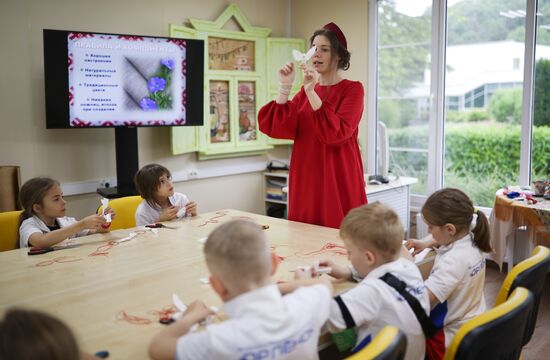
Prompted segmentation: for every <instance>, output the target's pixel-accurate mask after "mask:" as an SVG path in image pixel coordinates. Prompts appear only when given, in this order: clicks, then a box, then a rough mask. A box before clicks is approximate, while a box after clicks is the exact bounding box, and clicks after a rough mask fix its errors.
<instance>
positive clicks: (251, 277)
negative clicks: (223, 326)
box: [204, 220, 271, 291]
mask: <svg viewBox="0 0 550 360" xmlns="http://www.w3.org/2000/svg"><path fill="white" fill-rule="evenodd" d="M204 256H205V258H206V264H207V266H208V268H209V269H210V272H211V273H212V275H214V276H216V277H218V278H220V279H221V280H222V281H223V282H225V283H226V284H227V285H230V286H232V287H234V288H235V289H238V290H241V291H246V290H247V289H249V288H250V287H251V286H253V285H262V284H264V283H265V282H266V281H269V278H270V275H271V251H270V248H269V245H268V243H267V239H266V237H265V234H264V232H263V231H262V228H261V227H260V226H259V225H258V224H256V223H254V222H252V221H246V220H233V221H230V222H227V223H225V224H222V225H220V226H218V227H217V228H216V229H214V231H212V233H210V235H209V236H208V239H207V240H206V244H205V245H204Z"/></svg>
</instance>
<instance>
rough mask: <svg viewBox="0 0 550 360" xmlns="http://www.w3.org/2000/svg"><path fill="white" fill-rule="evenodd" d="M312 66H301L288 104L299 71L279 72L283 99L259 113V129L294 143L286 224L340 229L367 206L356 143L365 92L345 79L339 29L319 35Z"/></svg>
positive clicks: (344, 45)
mask: <svg viewBox="0 0 550 360" xmlns="http://www.w3.org/2000/svg"><path fill="white" fill-rule="evenodd" d="M311 45H312V46H315V47H316V50H315V53H314V55H313V57H312V65H313V66H310V65H307V64H305V63H302V64H300V67H301V69H302V72H303V87H302V88H301V89H300V91H299V92H298V93H297V94H296V95H295V96H294V97H293V98H292V100H289V99H288V95H289V94H290V89H291V88H292V84H293V82H294V78H295V76H296V72H295V69H294V64H293V63H292V62H289V63H287V64H285V65H283V67H281V69H280V70H279V80H280V85H279V95H278V97H277V99H276V100H275V101H271V102H270V103H268V104H267V105H265V106H264V107H263V108H262V109H261V110H260V112H259V114H258V123H259V128H260V130H261V131H262V132H263V133H265V134H267V135H269V136H271V137H273V138H278V139H291V140H294V147H293V149H292V159H291V165H290V175H289V211H288V219H289V220H294V221H300V222H305V223H310V224H317V225H323V226H329V227H333V228H338V227H339V226H340V223H341V221H342V219H343V218H344V216H345V215H346V214H347V213H348V211H349V210H351V209H353V208H355V207H358V206H360V205H363V204H366V203H367V197H366V193H365V180H364V174H363V163H362V160H361V153H360V150H359V144H358V140H357V134H358V130H357V128H358V125H359V121H360V120H361V115H362V113H363V104H364V90H363V85H362V84H361V83H360V82H358V81H350V80H346V79H343V78H342V77H341V74H340V70H347V69H348V68H349V63H350V53H349V51H348V49H347V41H346V37H345V36H344V34H343V33H342V31H341V30H340V28H339V27H338V26H337V25H336V24H334V23H330V24H327V25H325V26H324V27H323V29H320V30H317V31H315V33H314V34H313V36H312V37H311Z"/></svg>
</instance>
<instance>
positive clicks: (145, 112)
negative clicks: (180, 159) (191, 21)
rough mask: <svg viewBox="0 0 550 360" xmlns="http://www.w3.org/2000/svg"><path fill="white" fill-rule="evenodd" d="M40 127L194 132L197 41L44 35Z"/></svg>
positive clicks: (199, 99) (197, 120)
mask: <svg viewBox="0 0 550 360" xmlns="http://www.w3.org/2000/svg"><path fill="white" fill-rule="evenodd" d="M44 76H45V88H46V127H47V128H48V129H54V128H55V129H59V128H81V127H133V126H182V125H202V123H203V96H204V95H203V94H204V89H203V86H204V42H203V41H202V40H190V39H177V38H167V37H152V36H140V35H121V34H105V33H99V32H82V31H66V30H44Z"/></svg>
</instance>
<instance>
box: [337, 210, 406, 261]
mask: <svg viewBox="0 0 550 360" xmlns="http://www.w3.org/2000/svg"><path fill="white" fill-rule="evenodd" d="M404 235H405V234H404V230H403V225H402V224H401V220H399V216H398V215H397V214H396V213H395V211H393V210H392V209H391V208H390V207H388V206H386V205H384V204H382V203H380V202H378V201H377V202H374V203H371V204H367V205H363V206H361V207H358V208H355V209H353V210H351V211H350V212H349V213H348V214H347V215H346V217H345V218H344V220H343V221H342V225H341V226H340V237H341V238H343V239H346V240H349V241H351V242H353V243H354V244H355V245H356V246H357V247H358V248H359V249H361V250H367V249H368V250H371V251H373V250H374V251H377V252H379V253H381V255H382V256H384V257H385V258H386V259H388V260H389V259H393V258H395V257H396V256H397V255H398V254H399V251H400V250H401V246H402V243H403V238H404Z"/></svg>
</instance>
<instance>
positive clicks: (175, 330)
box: [149, 220, 332, 359]
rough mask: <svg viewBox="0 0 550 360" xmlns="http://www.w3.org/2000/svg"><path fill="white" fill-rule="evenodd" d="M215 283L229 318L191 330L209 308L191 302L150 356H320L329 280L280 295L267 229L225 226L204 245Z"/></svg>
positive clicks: (152, 346)
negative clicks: (271, 277) (320, 333)
mask: <svg viewBox="0 0 550 360" xmlns="http://www.w3.org/2000/svg"><path fill="white" fill-rule="evenodd" d="M204 254H205V258H206V264H207V266H208V268H209V270H210V273H211V276H210V284H211V286H212V288H213V289H214V291H215V292H216V293H217V294H218V295H219V296H220V297H221V299H222V300H223V301H224V303H225V304H224V306H223V312H224V313H226V314H227V315H228V316H229V320H227V321H223V322H221V323H216V324H211V325H209V326H208V327H207V328H206V329H205V330H204V331H198V332H189V330H190V329H191V327H192V326H193V325H194V324H196V323H198V322H200V321H202V320H204V319H205V318H206V317H207V316H208V315H209V314H210V311H209V310H208V308H207V307H206V306H205V305H204V304H203V303H202V302H199V301H196V302H194V303H192V304H191V305H190V306H189V308H188V309H187V311H186V312H185V313H184V315H183V317H182V319H181V320H179V321H176V322H175V323H173V324H171V325H170V326H168V327H167V328H165V329H163V330H162V331H161V332H160V333H159V334H157V335H156V336H155V338H153V340H152V342H151V344H150V346H149V355H150V356H151V358H153V359H174V358H177V359H317V358H318V353H317V342H318V338H319V331H320V328H321V326H322V325H323V324H324V323H325V321H326V320H327V318H328V315H329V308H330V302H331V292H332V286H331V285H330V282H329V281H327V282H325V283H320V284H317V285H313V286H308V287H304V288H301V289H299V290H297V291H295V292H294V293H292V294H291V295H288V296H285V297H283V296H282V295H281V293H280V292H279V289H278V288H277V286H276V285H273V284H271V281H270V276H271V275H272V274H273V273H274V272H275V269H276V266H277V259H276V257H275V255H274V254H272V253H271V251H270V248H269V245H268V243H267V239H266V237H265V234H264V232H263V231H262V229H261V228H260V226H258V225H257V224H255V223H253V222H250V221H243V220H236V221H231V222H228V223H225V224H222V225H220V226H219V227H218V228H216V229H215V230H214V231H213V232H212V233H211V234H210V235H209V236H208V240H207V241H206V244H205V246H204Z"/></svg>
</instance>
